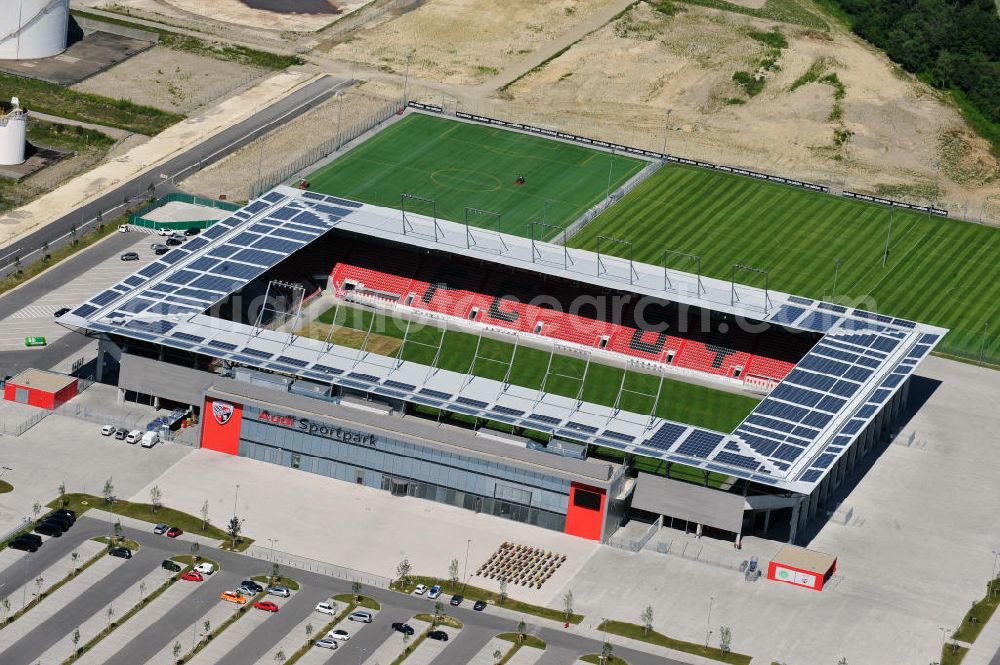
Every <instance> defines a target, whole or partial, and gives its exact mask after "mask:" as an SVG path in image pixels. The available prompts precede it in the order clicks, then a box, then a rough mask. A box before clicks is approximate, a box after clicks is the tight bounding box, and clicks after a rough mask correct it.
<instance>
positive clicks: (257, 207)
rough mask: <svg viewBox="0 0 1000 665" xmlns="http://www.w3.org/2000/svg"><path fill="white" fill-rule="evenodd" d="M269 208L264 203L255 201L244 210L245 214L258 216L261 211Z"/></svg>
mask: <svg viewBox="0 0 1000 665" xmlns="http://www.w3.org/2000/svg"><path fill="white" fill-rule="evenodd" d="M267 207H268V206H267V204H266V203H264V202H263V201H254V202H253V203H251V204H250V205H248V206H247V207H245V208H243V212H245V213H249V214H251V215H256V214H257V213H258V212H260V211H261V210H265V209H266V208H267Z"/></svg>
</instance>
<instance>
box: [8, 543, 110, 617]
mask: <svg viewBox="0 0 1000 665" xmlns="http://www.w3.org/2000/svg"><path fill="white" fill-rule="evenodd" d="M51 540H52V539H51V538H49V537H46V538H43V541H45V542H49V541H51ZM45 542H43V543H42V547H45ZM104 549H105V546H104V545H102V544H101V543H97V542H94V541H93V540H85V541H83V542H82V543H80V546H79V547H77V548H76V553H77V554H79V555H80V556H79V558H78V559H77V561H76V565H77V566H82V565H83V564H84V563H86V562H87V560H88V559H90V558H91V557H93V556H94V555H95V554H97V553H98V552H100V551H102V550H104ZM5 551H6V550H5ZM10 551H11V552H16V553H17V554H20V555H21V557H19V558H18V559H17V561H15V562H13V563H11V565H10V566H9V567H8V568H6V569H5V570H4V572H3V581H4V586H3V587H2V588H3V591H5V592H6V593H3V596H5V597H6V598H7V600H9V601H10V611H11V612H17V611H18V610H20V609H21V607H22V601H24V602H27V603H30V602H31V601H32V600H33V599H34V597H35V594H36V593H37V592H38V586H37V585H36V584H35V581H34V580H28V581H27V583H26V584H22V582H23V580H22V577H23V573H22V571H21V568H20V567H19V566H18V565H17V563H18V562H20V561H22V560H23V557H26V556H27V557H30V556H31V554H29V553H28V552H20V551H18V550H10ZM71 572H73V553H72V552H70V553H69V554H67V555H66V556H64V557H63V558H61V559H59V560H58V561H56V562H55V563H54V564H52V565H51V566H49V567H48V568H46V569H45V570H43V571H42V572H41V574H39V576H38V577H40V578H42V579H43V580H44V582H43V583H42V592H43V593H44V592H46V591H48V590H49V587H51V586H52V585H53V584H55V583H56V582H59V581H60V580H62V579H65V577H66V576H67V575H69V574H70V573H71ZM25 599H26V600H25Z"/></svg>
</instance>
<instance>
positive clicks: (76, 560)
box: [69, 552, 80, 575]
mask: <svg viewBox="0 0 1000 665" xmlns="http://www.w3.org/2000/svg"><path fill="white" fill-rule="evenodd" d="M69 558H70V559H71V560H72V561H73V574H74V575H76V571H77V570H78V569H79V568H80V553H79V552H73V553H72V554H70V555H69Z"/></svg>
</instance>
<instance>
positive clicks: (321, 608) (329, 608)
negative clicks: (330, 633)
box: [316, 603, 337, 614]
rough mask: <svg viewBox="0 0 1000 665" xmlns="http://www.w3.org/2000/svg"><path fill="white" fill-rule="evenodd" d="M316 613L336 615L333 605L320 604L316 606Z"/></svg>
mask: <svg viewBox="0 0 1000 665" xmlns="http://www.w3.org/2000/svg"><path fill="white" fill-rule="evenodd" d="M316 611H317V612H322V613H323V614H336V613H337V606H336V605H334V604H333V603H320V604H318V605H317V606H316Z"/></svg>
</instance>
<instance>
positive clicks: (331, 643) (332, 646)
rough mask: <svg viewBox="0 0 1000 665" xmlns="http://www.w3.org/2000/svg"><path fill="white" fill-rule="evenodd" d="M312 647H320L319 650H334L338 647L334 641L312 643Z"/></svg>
mask: <svg viewBox="0 0 1000 665" xmlns="http://www.w3.org/2000/svg"><path fill="white" fill-rule="evenodd" d="M313 646H314V647H320V648H321V649H336V648H337V646H338V645H337V642H336V640H328V639H322V640H316V641H315V642H313Z"/></svg>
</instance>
